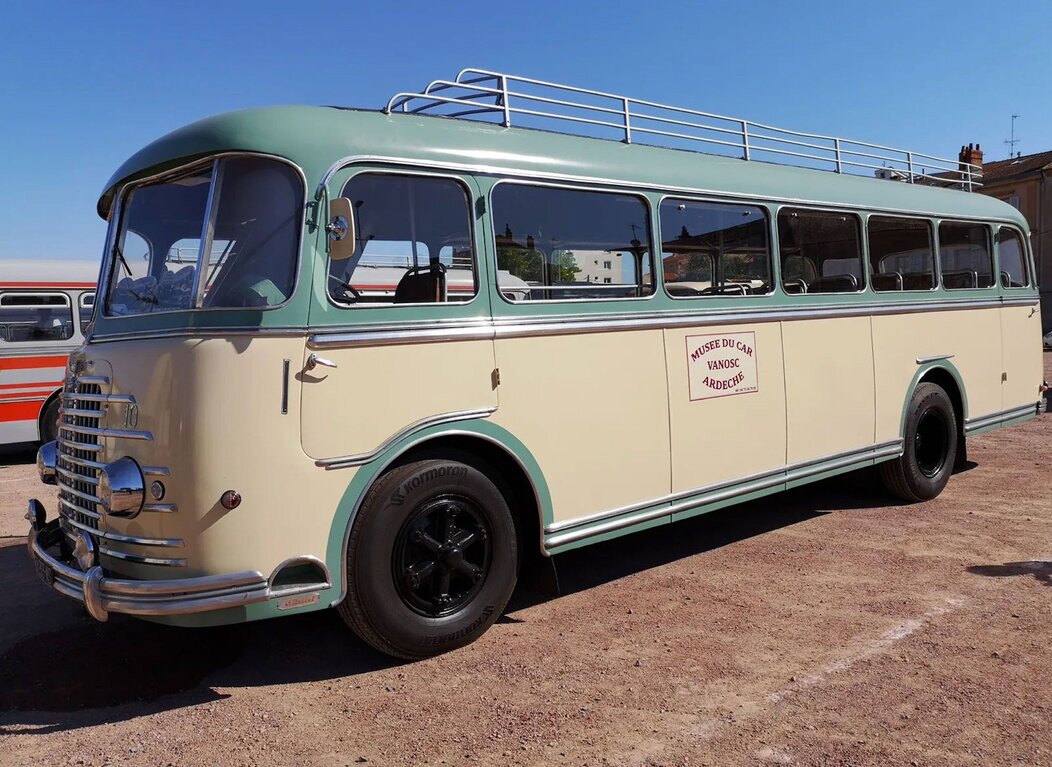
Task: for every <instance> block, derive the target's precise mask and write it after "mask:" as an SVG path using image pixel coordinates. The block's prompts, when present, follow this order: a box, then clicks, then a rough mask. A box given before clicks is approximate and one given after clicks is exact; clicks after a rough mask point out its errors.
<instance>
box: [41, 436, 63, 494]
mask: <svg viewBox="0 0 1052 767" xmlns="http://www.w3.org/2000/svg"><path fill="white" fill-rule="evenodd" d="M57 464H58V445H57V444H56V443H55V442H47V443H45V444H43V445H41V446H40V449H39V450H37V472H38V473H39V474H40V481H41V482H43V483H44V484H45V485H54V484H55V482H56V480H57V479H58V478H57V477H56V476H55V474H56V473H57V472H56V471H55V467H56V465H57Z"/></svg>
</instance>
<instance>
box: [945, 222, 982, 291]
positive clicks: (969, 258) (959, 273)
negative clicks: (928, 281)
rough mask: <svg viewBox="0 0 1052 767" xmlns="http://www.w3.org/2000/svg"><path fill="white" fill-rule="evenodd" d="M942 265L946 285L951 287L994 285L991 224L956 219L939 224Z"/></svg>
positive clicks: (963, 288) (960, 288)
mask: <svg viewBox="0 0 1052 767" xmlns="http://www.w3.org/2000/svg"><path fill="white" fill-rule="evenodd" d="M939 265H940V267H941V268H942V282H943V285H944V286H946V288H947V289H949V290H966V289H968V288H992V287H993V286H994V262H993V254H992V253H991V252H990V229H989V227H987V226H986V225H985V224H969V223H960V222H956V221H944V222H942V223H941V224H939Z"/></svg>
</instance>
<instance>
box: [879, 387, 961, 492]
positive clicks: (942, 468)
mask: <svg viewBox="0 0 1052 767" xmlns="http://www.w3.org/2000/svg"><path fill="white" fill-rule="evenodd" d="M904 437H905V444H904V445H903V452H902V455H901V456H900V457H899V458H898V459H896V460H894V461H886V462H884V463H882V464H880V474H881V478H882V479H883V480H884V485H885V487H886V488H887V489H888V491H889V492H891V493H892V494H893V495H896V496H898V497H899V498H902V499H903V500H905V501H910V502H913V503H915V502H917V501H927V500H930V499H932V498H934V497H935V496H937V495H938V494H939V493H941V492H942V490H943V488H944V487H946V483H947V482H948V481H949V479H950V474H951V472H952V471H953V466H954V462H955V461H956V459H957V419H956V417H955V415H954V412H953V403H952V402H950V398H949V396H948V395H947V394H946V392H945V391H944V390H943V388H942V387H941V386H938V385H937V384H933V383H922V384H920V385H918V386H917V388H916V389H915V390H914V392H913V397H912V398H911V399H910V407H909V411H908V412H907V414H906V430H905V434H904Z"/></svg>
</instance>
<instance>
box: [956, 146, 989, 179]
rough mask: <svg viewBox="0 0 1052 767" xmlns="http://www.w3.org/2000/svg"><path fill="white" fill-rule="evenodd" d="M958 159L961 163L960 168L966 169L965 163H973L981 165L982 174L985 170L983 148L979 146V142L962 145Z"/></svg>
mask: <svg viewBox="0 0 1052 767" xmlns="http://www.w3.org/2000/svg"><path fill="white" fill-rule="evenodd" d="M957 161H958V162H959V163H960V166H959V167H958V170H964V166H965V163H971V164H972V165H977V166H979V169H978V172H979V173H980V174H982V172H983V150H982V149H980V148H979V145H978V144H969V145H968V146H962V147H961V153H960V155H958V157H957Z"/></svg>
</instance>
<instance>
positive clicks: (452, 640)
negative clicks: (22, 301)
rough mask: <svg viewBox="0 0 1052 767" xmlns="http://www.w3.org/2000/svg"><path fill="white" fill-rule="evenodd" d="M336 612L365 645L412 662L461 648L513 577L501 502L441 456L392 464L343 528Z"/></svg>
mask: <svg viewBox="0 0 1052 767" xmlns="http://www.w3.org/2000/svg"><path fill="white" fill-rule="evenodd" d="M344 566H345V576H346V579H347V596H346V598H345V599H344V600H343V601H342V602H341V603H340V604H339V606H338V610H339V613H340V615H341V617H342V618H343V619H344V621H345V622H346V623H347V624H348V625H349V626H350V627H351V629H353V630H354V632H355V633H356V634H357V635H358V636H359V637H361V638H362V639H363V640H364V641H365V642H367V643H368V644H370V645H372V646H373V647H375V648H376V649H378V650H380V651H381V652H384V653H387V654H388V655H393V656H396V657H399V658H406V659H409V660H415V659H419V658H426V657H430V656H432V655H438V654H440V653H443V652H447V651H449V650H453V649H455V648H457V647H461V646H463V645H466V644H469V643H471V642H473V641H474V640H475V639H477V638H478V637H479V636H481V635H482V633H483V632H485V631H486V629H488V628H489V627H490V625H492V624H493V622H494V621H495V620H496V619H497V618H498V617H500V615H501V613H502V612H503V611H504V608H505V607H506V606H507V604H508V600H509V599H510V598H511V593H512V591H513V590H514V588H515V581H516V576H517V573H518V541H517V540H516V531H515V522H514V520H513V519H512V515H511V510H510V509H509V508H508V503H507V501H506V500H505V498H504V496H503V495H502V494H501V492H500V490H499V489H498V488H497V486H496V485H495V484H494V483H493V482H492V481H491V480H490V479H489V477H487V476H486V474H484V473H483V472H482V471H480V470H479V469H477V468H475V467H474V466H469V465H467V464H464V463H459V462H456V461H447V460H426V461H417V462H414V463H410V464H406V465H405V466H400V467H398V468H395V469H393V470H391V471H390V472H388V473H387V474H385V475H384V476H383V477H381V478H380V479H379V480H378V481H377V482H376V484H375V485H374V486H373V487H372V488H371V489H370V490H369V492H368V494H367V495H366V497H365V501H364V502H363V503H362V507H361V509H360V510H359V512H358V516H357V517H356V518H355V520H354V524H353V525H352V526H351V532H350V539H349V540H348V545H347V560H346V562H345V565H344Z"/></svg>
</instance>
